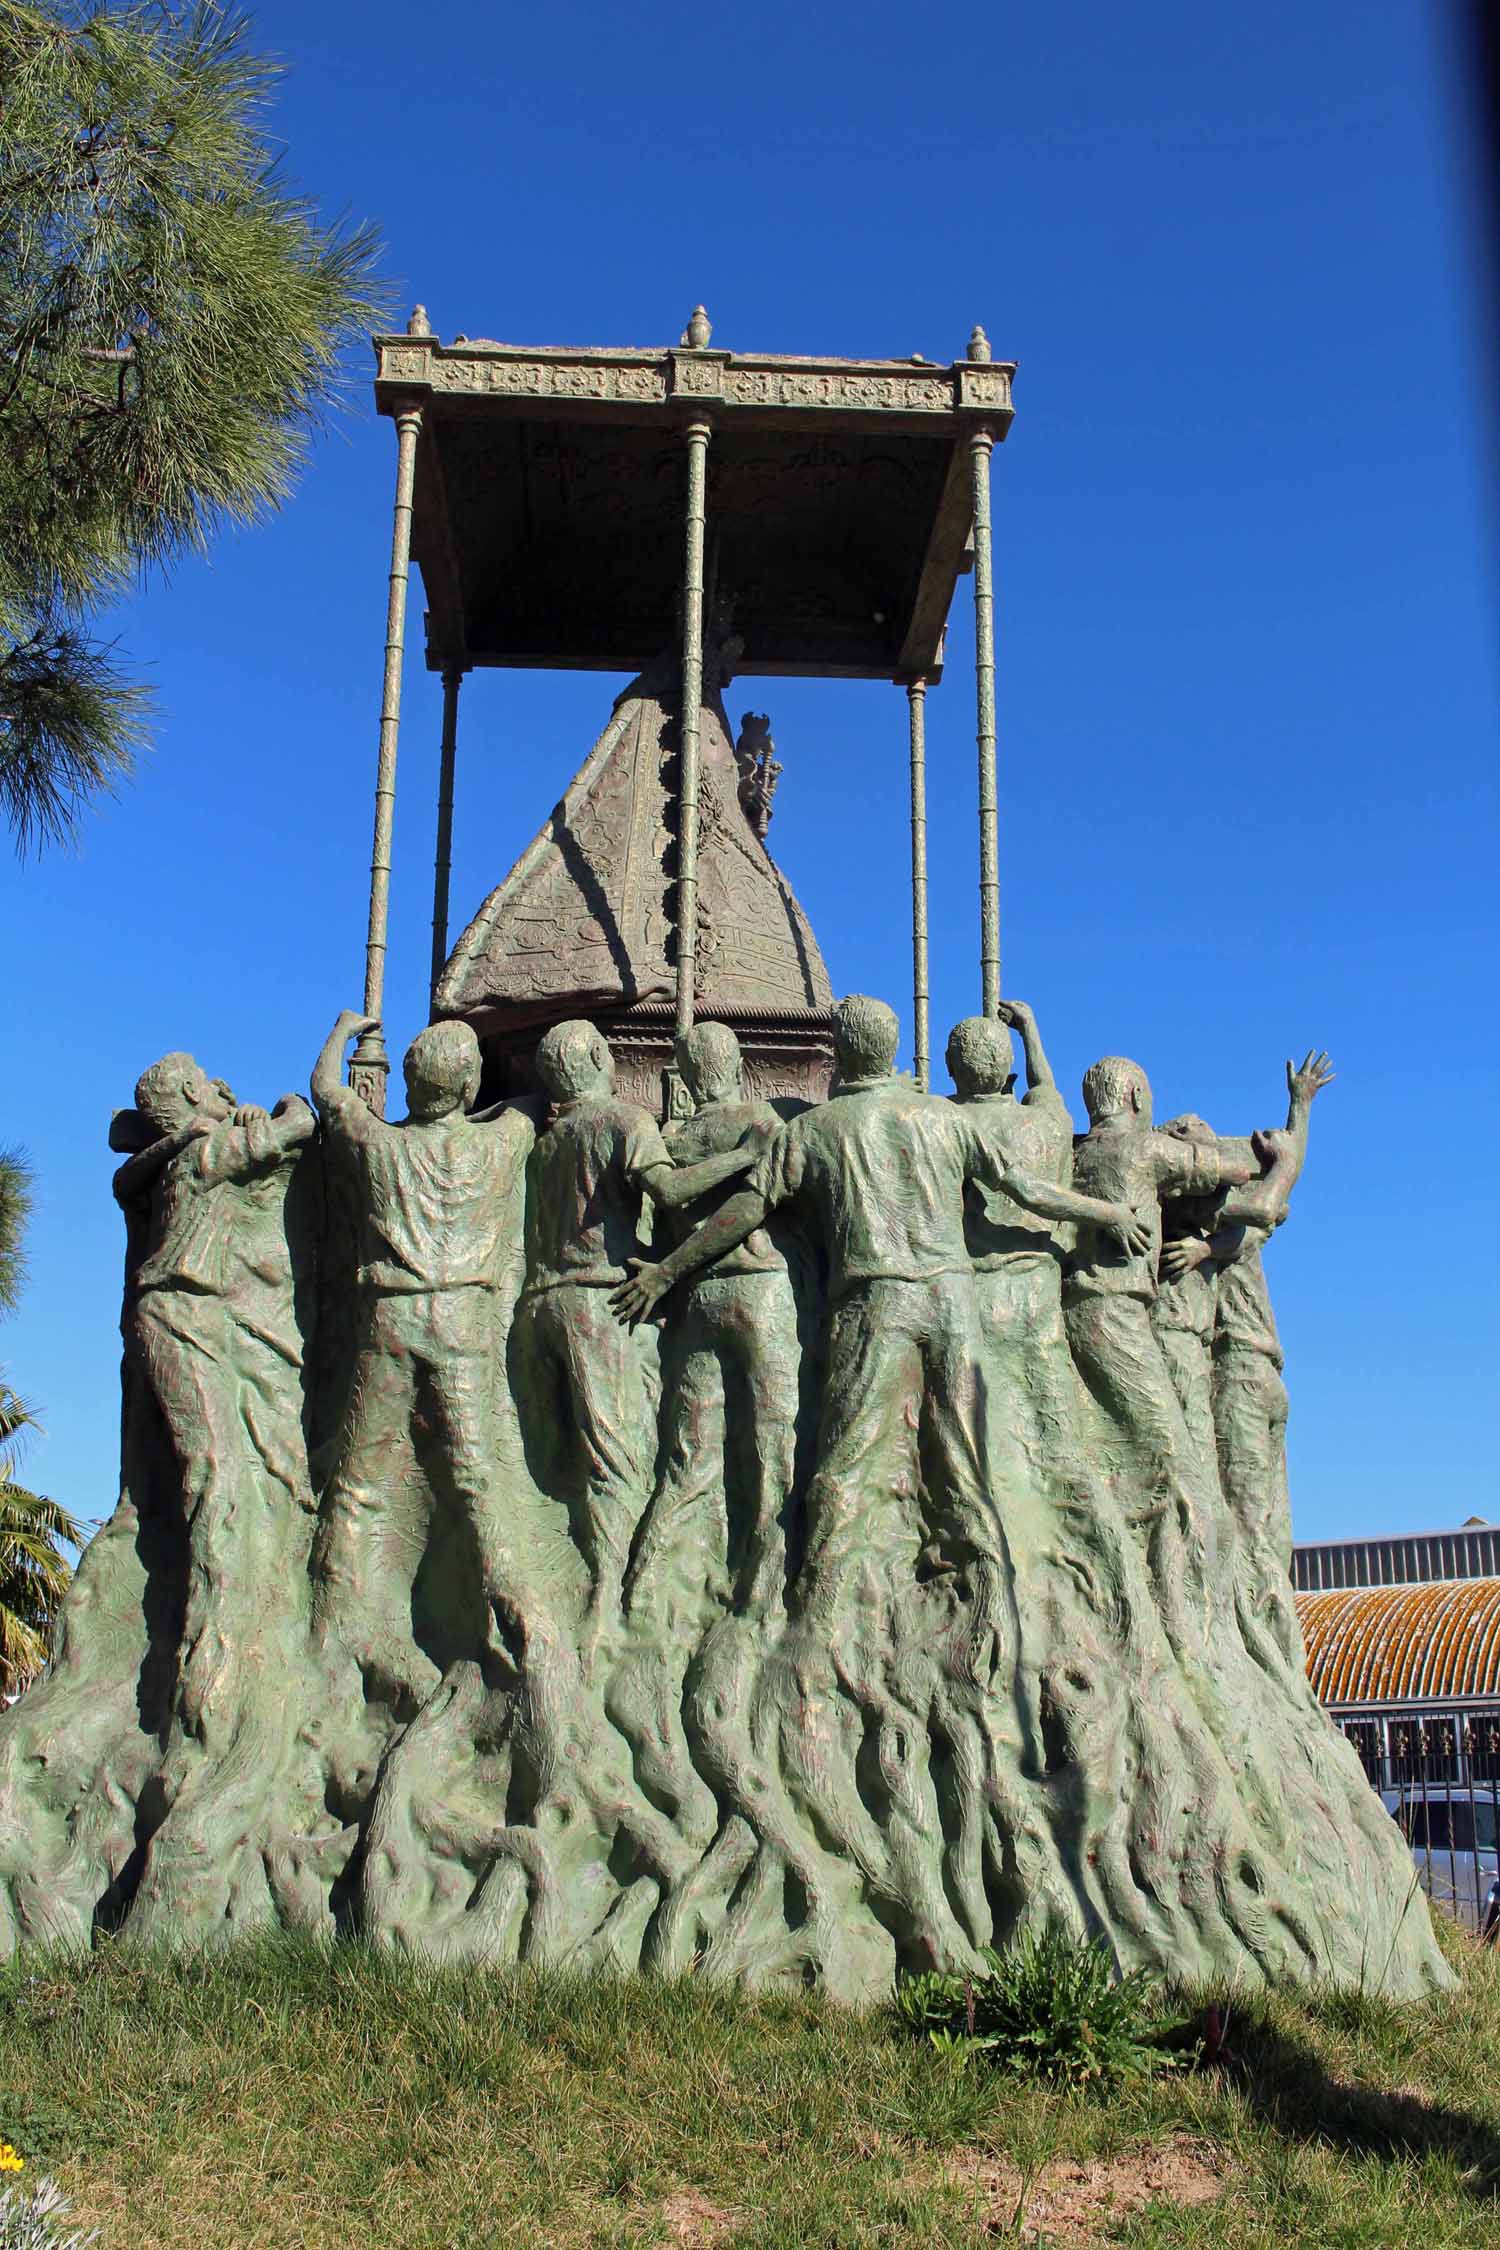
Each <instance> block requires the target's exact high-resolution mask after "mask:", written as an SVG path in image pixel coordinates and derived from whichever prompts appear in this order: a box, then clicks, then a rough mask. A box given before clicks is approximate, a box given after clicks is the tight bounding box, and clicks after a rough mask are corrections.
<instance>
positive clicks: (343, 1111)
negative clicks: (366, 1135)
mask: <svg viewBox="0 0 1500 2250" xmlns="http://www.w3.org/2000/svg"><path fill="white" fill-rule="evenodd" d="M379 1028H380V1018H379V1017H378V1016H362V1015H360V1013H359V1012H358V1010H357V1009H355V1008H345V1009H344V1010H343V1012H342V1014H341V1015H340V1016H339V1019H338V1022H337V1023H336V1024H335V1025H334V1027H333V1029H332V1031H330V1032H329V1034H328V1037H327V1038H326V1039H325V1040H324V1042H323V1049H322V1052H321V1054H320V1055H319V1056H318V1059H317V1061H316V1062H315V1063H314V1064H313V1074H312V1098H313V1100H314V1101H315V1102H316V1104H317V1106H318V1109H319V1112H320V1114H321V1115H322V1116H324V1117H326V1118H328V1119H329V1120H330V1121H331V1120H332V1119H333V1118H335V1117H337V1118H338V1120H339V1122H340V1124H342V1125H345V1126H348V1127H352V1128H354V1129H355V1130H356V1131H357V1130H358V1129H359V1127H360V1123H361V1120H362V1119H365V1118H370V1115H371V1113H370V1111H369V1110H368V1109H366V1107H365V1105H364V1103H363V1102H362V1101H361V1100H360V1098H359V1096H358V1094H356V1093H355V1091H354V1089H353V1088H352V1087H351V1086H346V1085H345V1084H344V1049H345V1048H346V1047H347V1046H348V1044H349V1042H350V1040H351V1039H354V1038H357V1037H358V1035H359V1034H360V1033H361V1032H365V1031H378V1030H379ZM356 1111H357V1112H358V1115H356V1114H355V1113H356ZM371 1122H372V1123H373V1119H371Z"/></svg>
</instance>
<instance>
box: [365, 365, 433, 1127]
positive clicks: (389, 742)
mask: <svg viewBox="0 0 1500 2250" xmlns="http://www.w3.org/2000/svg"><path fill="white" fill-rule="evenodd" d="M421 428H422V409H421V407H420V406H416V405H410V406H403V407H402V408H401V409H400V411H399V413H398V414H397V416H396V504H395V511H394V515H393V518H392V524H391V574H390V584H389V589H388V592H387V596H386V611H385V682H384V687H383V691H382V694H381V701H380V754H379V759H378V762H377V765H376V769H375V840H374V846H373V849H372V851H371V854H370V922H369V929H368V932H367V935H366V938H365V1014H366V1015H367V1016H377V1017H378V1016H379V1014H380V1011H381V1008H382V1006H383V1005H384V1000H385V950H386V924H387V922H388V920H389V918H390V904H391V828H392V823H393V821H394V818H395V811H396V744H397V739H398V737H399V734H400V731H401V664H402V658H403V656H404V654H405V647H406V581H407V575H408V572H409V570H410V567H411V510H412V493H413V490H414V488H415V485H416V474H417V438H418V435H419V433H420V431H421ZM390 1067H391V1066H390V1058H389V1057H388V1055H387V1054H386V1047H385V1035H384V1033H383V1031H380V1030H378V1029H377V1030H374V1031H363V1032H361V1033H360V1036H359V1042H358V1044H357V1046H356V1047H355V1050H354V1055H353V1058H352V1060H351V1061H350V1064H349V1083H350V1085H351V1086H352V1087H353V1088H354V1091H355V1092H356V1093H357V1094H358V1095H359V1096H360V1098H361V1100H362V1101H364V1102H365V1103H366V1104H367V1106H368V1107H369V1108H370V1109H372V1110H373V1111H374V1112H375V1115H376V1116H377V1117H384V1115H385V1086H386V1078H387V1076H388V1075H389V1072H390Z"/></svg>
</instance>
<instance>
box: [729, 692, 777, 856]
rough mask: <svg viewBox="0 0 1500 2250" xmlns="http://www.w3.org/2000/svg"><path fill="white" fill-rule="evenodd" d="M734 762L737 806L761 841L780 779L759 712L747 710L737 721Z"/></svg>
mask: <svg viewBox="0 0 1500 2250" xmlns="http://www.w3.org/2000/svg"><path fill="white" fill-rule="evenodd" d="M734 762H735V764H736V765H737V766H738V768H739V772H740V788H739V798H740V803H741V805H742V806H743V807H744V810H745V817H746V819H747V820H748V821H749V823H750V825H751V827H752V828H753V829H754V830H755V833H756V835H757V836H759V838H760V839H761V842H762V843H764V842H765V837H766V830H767V829H768V828H769V827H770V825H771V806H772V801H773V799H774V798H775V795H776V784H777V782H778V781H779V780H780V779H781V772H782V768H781V761H780V760H779V759H778V757H777V755H776V745H775V743H774V742H773V741H772V739H771V722H770V719H769V718H768V717H767V716H766V714H765V713H764V712H762V711H747V712H746V713H745V715H744V718H743V719H742V720H741V721H740V732H739V740H738V741H737V742H736V743H735V746H734Z"/></svg>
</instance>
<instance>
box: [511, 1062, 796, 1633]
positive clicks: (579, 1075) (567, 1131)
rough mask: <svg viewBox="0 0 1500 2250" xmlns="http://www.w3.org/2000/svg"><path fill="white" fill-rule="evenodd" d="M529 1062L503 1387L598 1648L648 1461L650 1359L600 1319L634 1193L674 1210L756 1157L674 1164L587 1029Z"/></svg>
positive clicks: (639, 1207)
mask: <svg viewBox="0 0 1500 2250" xmlns="http://www.w3.org/2000/svg"><path fill="white" fill-rule="evenodd" d="M536 1067H537V1074H538V1076H539V1077H540V1079H541V1081H542V1084H543V1086H544V1087H545V1088H546V1090H547V1092H548V1093H549V1094H550V1095H551V1097H552V1101H553V1104H554V1109H553V1114H552V1118H551V1121H550V1123H549V1124H548V1126H547V1128H546V1130H545V1132H543V1133H541V1134H540V1135H539V1136H538V1138H537V1142H536V1146H535V1148H534V1149H533V1151H532V1154H531V1157H530V1160H529V1162H528V1164H527V1169H526V1286H525V1289H524V1291H523V1293H522V1296H521V1300H520V1303H519V1304H518V1306H517V1308H516V1318H515V1324H514V1326H513V1328H512V1330H511V1345H512V1352H513V1355H514V1387H515V1390H516V1394H517V1397H518V1398H519V1399H520V1401H521V1408H522V1414H523V1418H524V1422H525V1426H526V1429H527V1433H528V1437H529V1440H530V1443H531V1446H532V1450H533V1454H534V1457H536V1458H538V1459H539V1460H540V1462H541V1464H542V1467H541V1473H540V1474H539V1476H538V1482H539V1483H540V1484H541V1486H542V1488H543V1490H544V1491H547V1492H550V1493H553V1494H555V1495H556V1496H557V1497H560V1498H563V1499H566V1501H567V1503H568V1506H569V1510H570V1512H571V1514H572V1516H573V1521H574V1527H575V1535H576V1537H577V1539H578V1543H579V1545H580V1546H581V1547H582V1549H583V1552H584V1556H585V1559H586V1560H587V1562H588V1565H589V1568H590V1571H591V1572H592V1575H593V1595H592V1602H591V1609H592V1615H593V1620H594V1641H595V1645H597V1642H598V1638H599V1635H600V1634H601V1633H602V1632H603V1631H604V1629H605V1628H606V1627H608V1626H610V1625H612V1624H613V1623H614V1622H615V1620H616V1619H617V1617H618V1614H619V1608H620V1597H621V1589H622V1586H623V1583H624V1576H625V1565H626V1562H627V1560H628V1559H629V1555H630V1545H631V1541H632V1539H633V1538H634V1536H635V1531H636V1527H637V1525H638V1524H639V1522H640V1519H641V1516H642V1514H643V1513H644V1511H645V1507H646V1503H647V1501H648V1500H649V1498H650V1495H651V1484H652V1477H653V1474H654V1470H655V1461H656V1403H657V1375H656V1368H655V1362H654V1357H653V1355H652V1353H651V1352H650V1351H649V1350H648V1348H647V1339H646V1338H644V1337H642V1336H637V1335H635V1334H632V1333H630V1332H628V1331H627V1330H625V1329H623V1328H622V1327H621V1326H620V1323H619V1322H618V1321H617V1320H615V1319H614V1318H613V1317H612V1315H611V1313H610V1309H609V1292H610V1291H611V1290H612V1289H616V1288H618V1287H619V1285H620V1283H621V1282H622V1281H624V1279H625V1277H626V1270H627V1261H628V1260H629V1259H630V1257H631V1256H632V1255H633V1254H634V1252H635V1251H636V1250H637V1249H638V1248H639V1246H640V1227H641V1220H642V1212H643V1198H644V1197H646V1196H650V1198H651V1199H652V1201H653V1202H654V1203H656V1204H658V1205H660V1206H661V1207H662V1208H663V1209H665V1210H673V1209H676V1208H678V1207H679V1206H681V1205H684V1204H686V1203H688V1202H690V1201H691V1200H692V1198H693V1197H694V1196H697V1195H702V1194H704V1193H705V1192H706V1191H707V1190H709V1189H710V1188H713V1187H716V1186H718V1185H719V1184H720V1183H721V1182H723V1181H725V1180H729V1179H735V1178H738V1177H739V1175H740V1174H741V1173H743V1172H745V1171H746V1170H748V1168H749V1166H750V1165H751V1164H752V1163H753V1162H754V1160H755V1154H754V1151H753V1150H750V1149H745V1148H739V1147H736V1148H732V1149H730V1150H729V1151H728V1152H727V1153H722V1154H717V1155H714V1156H710V1157H708V1158H706V1159H705V1160H704V1161H702V1162H700V1163H697V1164H694V1165H691V1166H689V1167H686V1168H681V1169H679V1168H678V1167H677V1166H676V1165H674V1163H673V1161H672V1157H671V1154H670V1153H669V1151H668V1149H667V1146H666V1143H665V1141H664V1140H663V1139H662V1135H661V1128H660V1127H659V1126H658V1124H657V1122H656V1120H655V1118H653V1117H650V1116H648V1115H647V1113H646V1111H645V1110H643V1109H638V1108H636V1107H635V1105H634V1104H633V1103H631V1102H623V1101H618V1100H616V1098H615V1093H614V1060H613V1057H612V1056H611V1054H610V1051H609V1047H608V1045H607V1043H606V1041H605V1039H604V1037H603V1035H602V1034H601V1033H600V1032H599V1031H597V1030H596V1029H595V1027H594V1026H593V1024H591V1023H586V1022H571V1023H560V1024H555V1025H554V1026H553V1028H552V1029H551V1030H550V1031H549V1032H548V1033H547V1034H546V1035H545V1037H544V1038H543V1039H542V1041H541V1044H540V1045H539V1046H538V1048H537V1054H536ZM747 1231H748V1230H747Z"/></svg>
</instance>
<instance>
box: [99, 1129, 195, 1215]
mask: <svg viewBox="0 0 1500 2250" xmlns="http://www.w3.org/2000/svg"><path fill="white" fill-rule="evenodd" d="M212 1131H213V1123H212V1120H211V1119H209V1118H207V1117H195V1118H193V1119H192V1120H191V1122H190V1123H189V1124H186V1125H181V1126H179V1127H178V1129H177V1131H176V1132H175V1133H163V1135H162V1137H161V1139H160V1140H159V1141H151V1142H150V1143H148V1145H147V1146H146V1147H145V1148H143V1149H138V1150H137V1151H136V1154H135V1155H134V1156H127V1157H126V1159H125V1161H124V1163H123V1164H122V1165H120V1166H119V1168H118V1170H117V1171H116V1173H115V1176H114V1178H113V1180H112V1181H111V1182H110V1185H111V1186H112V1187H113V1189H114V1192H115V1199H116V1201H117V1202H120V1203H130V1202H133V1201H134V1199H135V1198H136V1197H137V1196H139V1195H144V1194H145V1193H146V1192H147V1190H148V1189H149V1188H150V1187H151V1186H152V1184H153V1182H154V1181H155V1179H156V1177H157V1175H158V1174H159V1173H160V1172H162V1171H164V1170H165V1168H166V1166H167V1165H168V1164H170V1163H171V1161H172V1159H173V1157H174V1156H180V1155H181V1154H182V1152H183V1150H184V1149H185V1148H188V1147H190V1146H191V1145H192V1143H193V1142H194V1141H198V1140H202V1138H203V1136H204V1135H205V1134H206V1133H211V1132H212Z"/></svg>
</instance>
